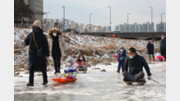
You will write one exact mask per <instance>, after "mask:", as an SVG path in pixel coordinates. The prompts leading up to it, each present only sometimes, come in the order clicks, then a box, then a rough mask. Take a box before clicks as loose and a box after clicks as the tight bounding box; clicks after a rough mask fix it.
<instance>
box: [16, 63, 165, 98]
mask: <svg viewBox="0 0 180 101" xmlns="http://www.w3.org/2000/svg"><path fill="white" fill-rule="evenodd" d="M102 69H105V70H106V72H101V70H102ZM116 69H117V63H112V64H111V65H104V64H99V65H96V66H92V67H91V68H89V70H88V72H87V73H86V74H78V77H77V78H78V80H77V81H76V82H74V83H69V84H57V83H55V82H53V81H52V80H51V78H52V76H53V71H49V72H48V77H49V83H48V86H47V87H44V86H42V85H41V84H42V77H41V76H36V77H35V85H34V87H26V83H27V82H28V75H27V74H23V73H22V72H21V73H22V74H21V75H23V77H15V78H14V81H15V82H14V86H15V87H14V99H15V101H56V100H57V101H137V100H138V101H144V100H146V101H164V100H165V98H166V63H155V64H150V69H151V72H152V78H153V79H155V80H157V81H158V82H159V83H160V84H157V83H155V82H153V81H151V80H150V81H149V80H147V83H146V84H145V85H144V86H138V85H131V86H127V85H126V84H125V83H124V82H123V80H122V79H123V76H122V74H117V73H116ZM61 71H63V70H61ZM35 74H37V73H35ZM145 78H146V79H147V76H145Z"/></svg>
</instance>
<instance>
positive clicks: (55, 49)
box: [51, 33, 61, 57]
mask: <svg viewBox="0 0 180 101" xmlns="http://www.w3.org/2000/svg"><path fill="white" fill-rule="evenodd" d="M51 34H52V33H51ZM51 38H52V48H51V49H52V50H51V54H52V56H53V57H57V56H58V57H61V49H60V45H59V44H60V43H59V34H57V35H56V36H53V35H52V36H51Z"/></svg>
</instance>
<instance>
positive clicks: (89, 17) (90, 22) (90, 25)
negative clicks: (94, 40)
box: [89, 13, 92, 32]
mask: <svg viewBox="0 0 180 101" xmlns="http://www.w3.org/2000/svg"><path fill="white" fill-rule="evenodd" d="M91 15H92V13H89V31H90V32H91V30H92V29H91Z"/></svg>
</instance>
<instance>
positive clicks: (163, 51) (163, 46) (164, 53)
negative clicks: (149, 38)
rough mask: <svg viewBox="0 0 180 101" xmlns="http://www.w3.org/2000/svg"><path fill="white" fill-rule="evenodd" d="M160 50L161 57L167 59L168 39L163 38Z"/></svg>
mask: <svg viewBox="0 0 180 101" xmlns="http://www.w3.org/2000/svg"><path fill="white" fill-rule="evenodd" d="M160 50H161V55H162V56H164V58H165V59H166V38H165V36H164V35H162V36H161V42H160Z"/></svg>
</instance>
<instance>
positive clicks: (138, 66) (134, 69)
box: [123, 47, 151, 85]
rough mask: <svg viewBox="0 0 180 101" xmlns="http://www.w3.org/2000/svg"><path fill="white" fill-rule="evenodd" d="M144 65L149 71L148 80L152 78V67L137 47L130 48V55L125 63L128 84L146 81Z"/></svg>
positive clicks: (124, 74)
mask: <svg viewBox="0 0 180 101" xmlns="http://www.w3.org/2000/svg"><path fill="white" fill-rule="evenodd" d="M143 67H144V68H145V70H146V72H147V75H148V80H151V72H150V68H149V66H148V64H147V62H146V60H145V59H144V57H143V56H140V55H138V54H137V53H136V49H135V48H133V47H131V48H129V49H128V57H127V58H126V60H125V64H124V73H123V76H124V81H125V83H127V84H128V85H131V84H132V83H133V82H137V83H138V84H140V85H143V84H144V83H146V81H145V79H144V72H143Z"/></svg>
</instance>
